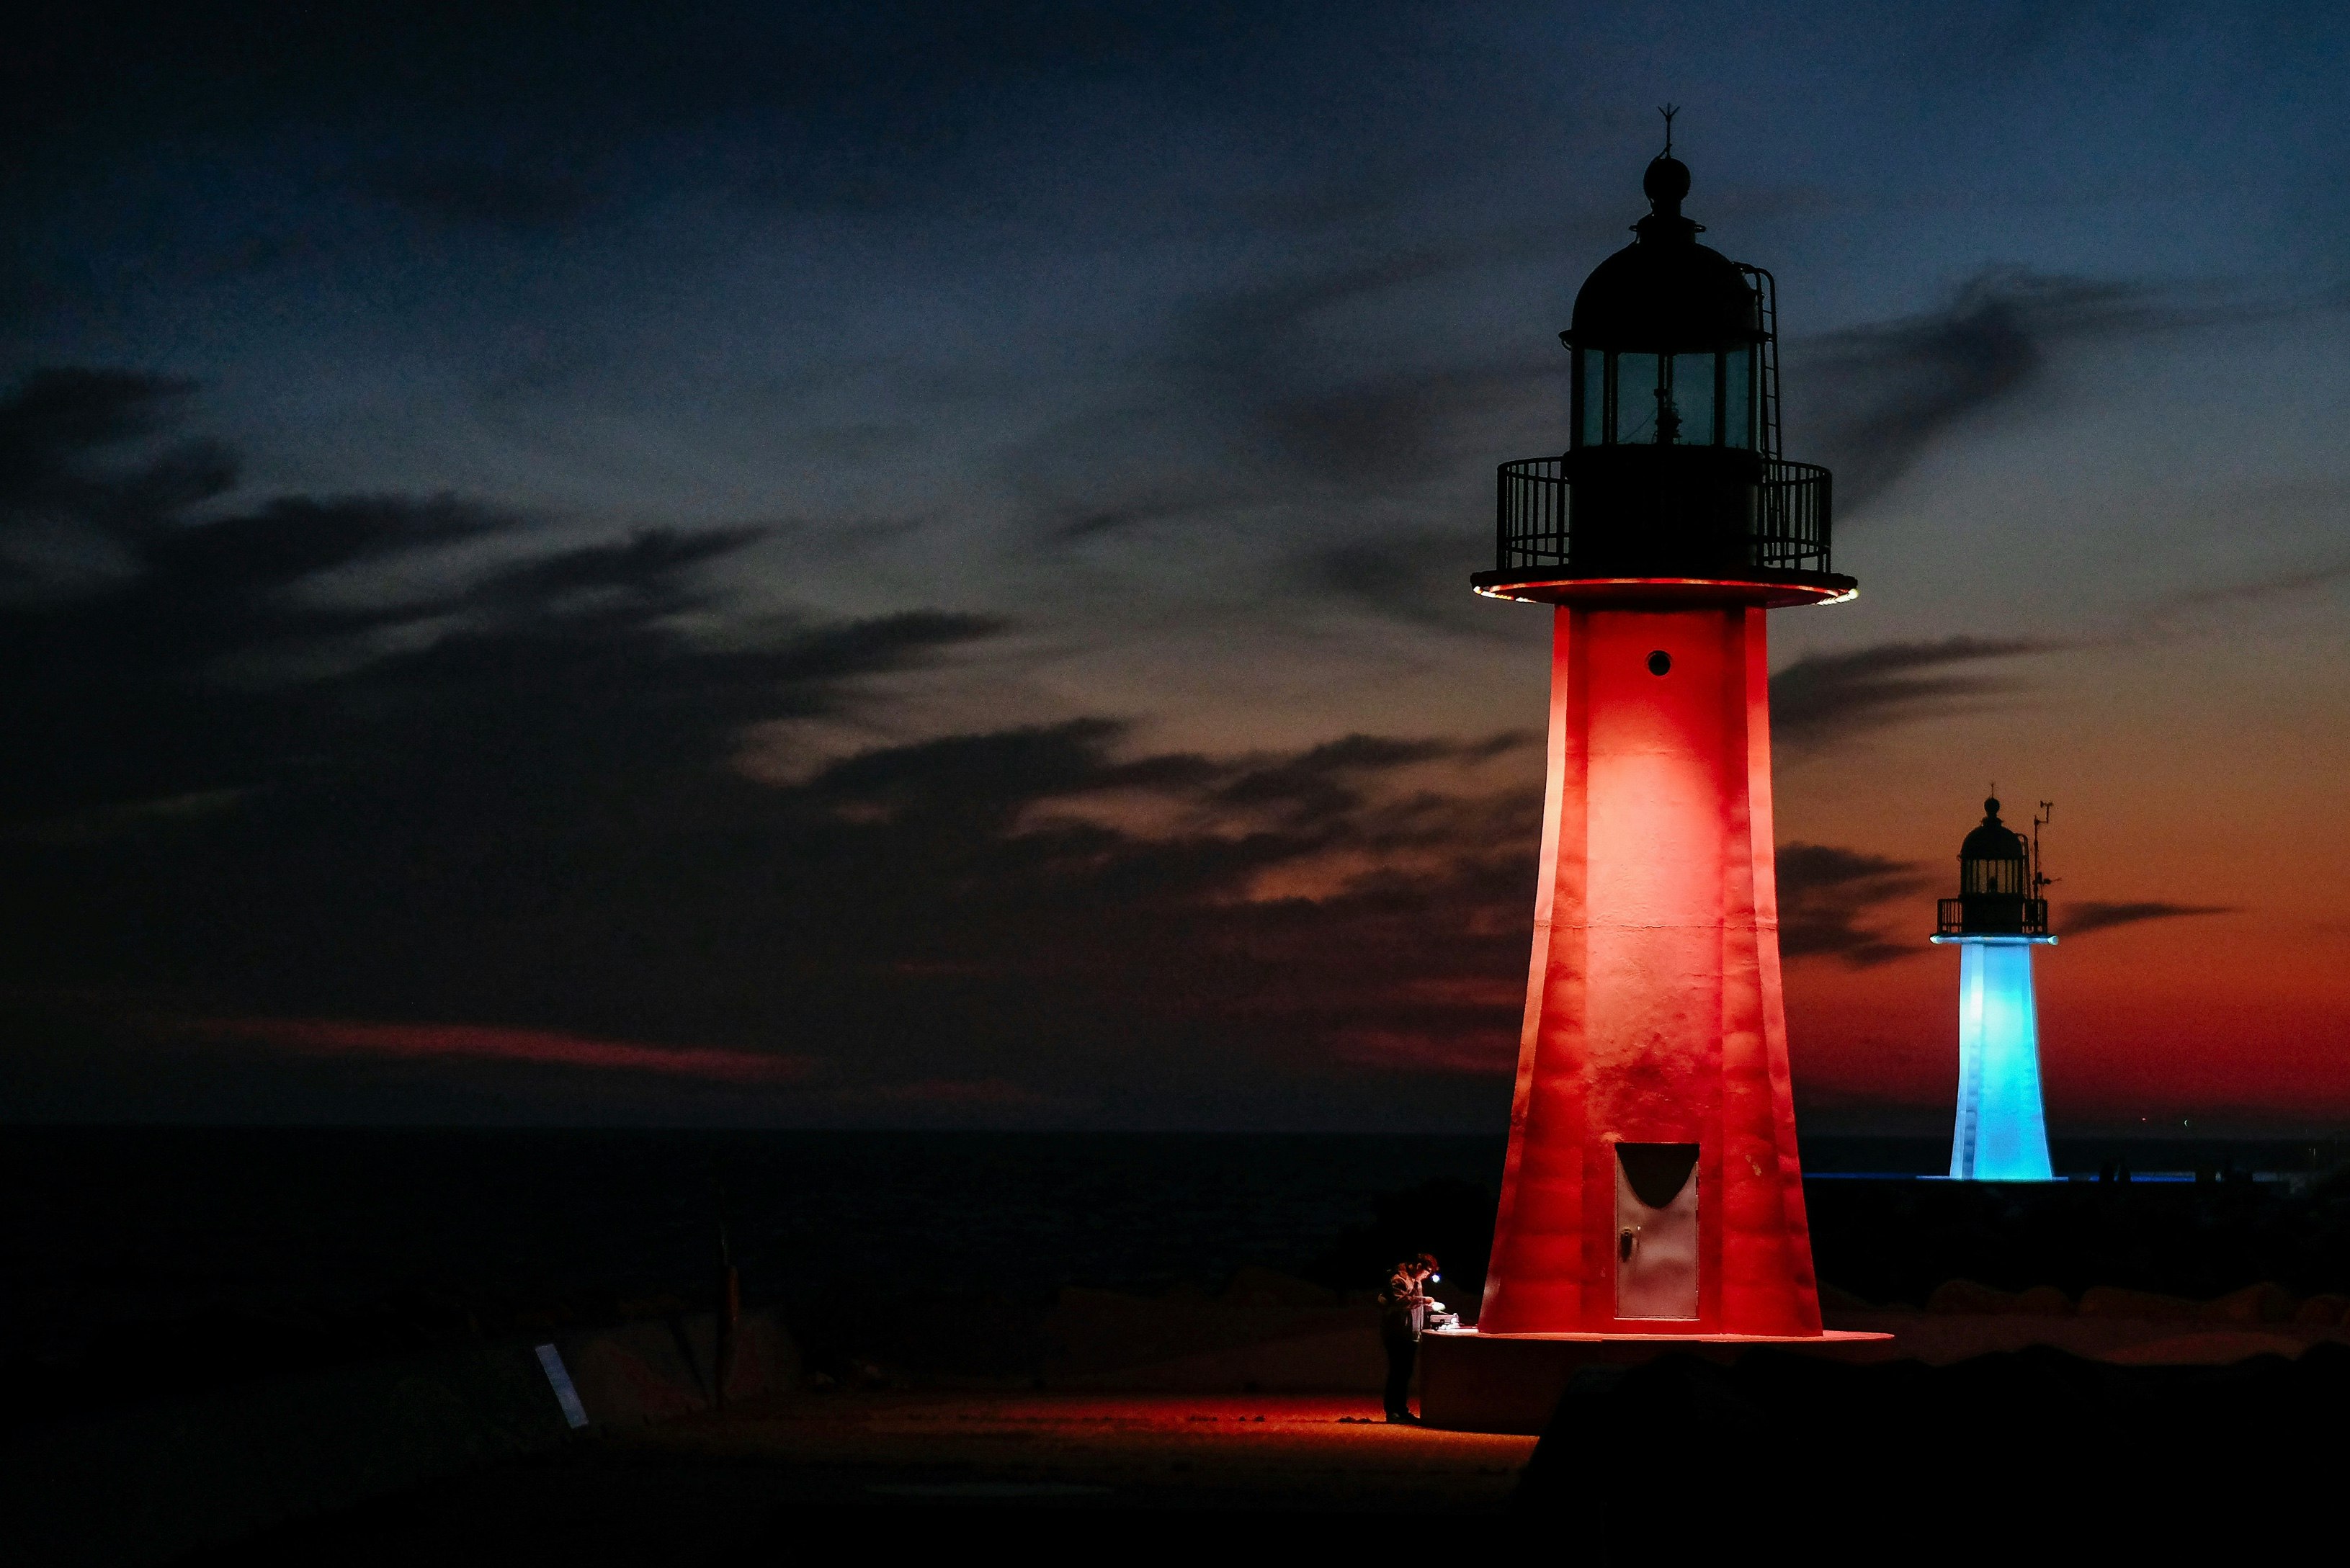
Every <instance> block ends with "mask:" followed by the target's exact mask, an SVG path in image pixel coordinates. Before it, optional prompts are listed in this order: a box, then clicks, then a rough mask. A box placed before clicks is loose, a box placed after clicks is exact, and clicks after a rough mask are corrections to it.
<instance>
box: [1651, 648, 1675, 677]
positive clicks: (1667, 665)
mask: <svg viewBox="0 0 2350 1568" xmlns="http://www.w3.org/2000/svg"><path fill="white" fill-rule="evenodd" d="M1672 667H1673V656H1672V655H1671V654H1669V653H1667V652H1666V651H1665V650H1664V649H1661V648H1660V649H1657V651H1656V652H1654V653H1652V654H1650V655H1648V673H1649V674H1651V675H1662V674H1663V673H1664V672H1665V671H1666V670H1670V669H1671V668H1672Z"/></svg>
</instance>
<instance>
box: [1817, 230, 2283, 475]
mask: <svg viewBox="0 0 2350 1568" xmlns="http://www.w3.org/2000/svg"><path fill="white" fill-rule="evenodd" d="M2263 314H2273V311H2272V310H2270V309H2265V308H2261V307H2248V306H2241V305H2232V304H2229V305H2220V304H2213V303H2210V302H2209V301H2197V300H2193V299H2189V298H2185V297H2182V296H2180V295H2179V294H2178V291H2176V290H2168V289H2163V288H2159V287H2156V286H2151V285H2145V284H2137V283H2123V282H2112V281H2100V280H2096V279H2091V278H2078V277H2058V276H2049V275H2043V274H2038V273H2033V272H2028V271H2025V270H2023V269H2022V268H2018V267H1991V268H1987V269H1985V270H1984V271H1982V272H1980V273H1977V274H1976V275H1974V276H1972V277H1970V278H1969V279H1968V280H1967V281H1966V282H1964V283H1962V284H1960V286H1959V287H1958V289H1957V290H1956V292H1955V293H1954V294H1953V295H1952V296H1951V297H1950V302H1949V303H1948V304H1947V305H1945V306H1942V307H1941V308H1939V309H1938V310H1933V311H1929V312H1928V313H1926V314H1924V315H1922V316H1916V317H1908V318H1906V319H1904V320H1899V321H1891V322H1886V323H1884V324H1881V325H1877V326H1871V327H1854V328H1852V329H1850V330H1847V331H1844V332H1838V333H1835V334H1832V335H1830V336H1828V337H1822V338H1818V339H1814V341H1812V342H1810V343H1808V344H1804V345H1802V346H1800V348H1797V349H1796V350H1795V351H1794V358H1796V359H1797V360H1798V361H1799V362H1800V371H1798V370H1797V369H1796V368H1794V367H1791V369H1790V380H1791V381H1793V382H1794V384H1796V385H1798V386H1801V387H1803V388H1804V389H1805V401H1806V403H1807V404H1808V405H1809V406H1810V407H1812V408H1814V409H1816V410H1818V412H1817V413H1816V414H1815V416H1814V421H1812V422H1813V428H1814V431H1815V434H1814V437H1813V438H1812V439H1813V440H1814V441H1816V442H1817V445H1816V447H1815V448H1814V450H1815V451H1816V452H1817V453H1818V455H1817V457H1816V458H1815V459H1814V461H1817V462H1825V463H1826V464H1827V465H1828V466H1829V467H1831V468H1833V469H1834V470H1835V475H1836V502H1837V509H1838V511H1839V513H1840V514H1846V515H1850V514H1855V513H1860V512H1864V511H1865V510H1866V508H1867V506H1868V505H1869V504H1870V503H1872V502H1873V501H1875V500H1876V499H1877V496H1879V495H1881V494H1882V493H1884V492H1885V491H1886V490H1887V489H1888V488H1889V487H1890V486H1891V485H1892V484H1893V483H1895V482H1896V481H1898V479H1899V478H1900V477H1901V476H1902V475H1903V474H1904V473H1907V472H1908V471H1909V469H1910V468H1911V467H1912V466H1914V465H1915V464H1916V463H1917V462H1918V459H1919V458H1920V457H1921V456H1923V455H1924V454H1925V452H1927V450H1928V449H1929V448H1930V447H1931V446H1932V445H1933V444H1934V443H1935V442H1936V441H1939V440H1941V439H1942V438H1943V437H1944V436H1946V435H1948V434H1950V432H1951V431H1954V430H1956V429H1957V428H1958V427H1959V426H1960V424H1961V423H1963V422H1964V421H1967V420H1968V419H1970V418H1971V417H1973V416H1975V415H1977V414H1979V413H1981V412H1983V411H1985V410H1990V409H1992V408H1995V407H1998V406H2000V405H2002V404H2004V403H2008V402H2012V401H2013V400H2016V399H2017V398H2019V397H2021V396H2022V394H2024V393H2025V392H2027V391H2029V390H2031V389H2033V388H2035V387H2037V386H2039V385H2040V384H2041V383H2042V382H2043V380H2044V379H2046V377H2047V375H2048V371H2049V368H2050V366H2051V364H2052V362H2053V361H2054V356H2055V355H2056V354H2057V352H2058V351H2059V350H2060V349H2062V348H2069V347H2075V346H2080V345H2085V344H2095V343H2105V342H2113V341H2116V340H2120V339H2126V338H2130V337H2142V336H2145V335H2147V334H2150V333H2157V332H2168V331H2175V330H2178V329H2180V328H2183V327H2199V326H2209V325H2211V324H2214V323H2218V322H2223V321H2230V320H2242V319H2246V318H2248V317H2252V316H2256V315H2263ZM1798 444H1802V443H1801V441H1799V442H1798ZM1800 455H1804V456H1806V457H1809V456H1811V455H1812V453H1811V452H1803V453H1801V454H1800Z"/></svg>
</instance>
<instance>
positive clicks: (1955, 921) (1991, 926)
mask: <svg viewBox="0 0 2350 1568" xmlns="http://www.w3.org/2000/svg"><path fill="white" fill-rule="evenodd" d="M1934 933H1935V935H1937V936H1944V937H2044V936H2046V935H2047V934H2048V900H2047V899H2045V898H2005V897H2001V896H1999V895H1996V894H1979V895H1977V896H1976V897H1974V898H1943V899H1940V900H1939V901H1937V903H1936V904H1935V906H1934Z"/></svg>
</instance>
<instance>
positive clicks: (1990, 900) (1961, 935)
mask: <svg viewBox="0 0 2350 1568" xmlns="http://www.w3.org/2000/svg"><path fill="white" fill-rule="evenodd" d="M2047 804H2048V803H2047V802H2045V801H2043V802H2042V803H2041V808H2042V813H2043V815H2039V816H2035V817H2033V822H2032V837H2031V838H2030V839H2029V840H2028V841H2027V840H2026V839H2025V838H2024V836H2023V835H2022V834H2020V833H2017V832H2014V831H2013V830H2012V829H2010V828H2009V827H2008V826H2006V825H2005V824H2003V823H2002V822H2001V821H2000V819H1999V802H1998V801H1997V800H1995V799H1994V800H1986V801H1984V802H1983V819H1982V826H1980V827H1978V828H1976V829H1975V830H1974V831H1973V832H1972V833H1970V834H1968V835H1967V837H1966V842H1965V843H1964V844H1962V845H1960V846H1959V896H1958V897H1957V898H1944V899H1943V900H1941V908H1940V910H1939V913H1940V919H1939V921H1938V922H1937V924H1938V925H1939V929H1938V930H1937V931H1936V932H1935V934H1934V936H1933V938H1932V940H1933V941H1934V942H1935V943H1936V944H1937V945H1940V944H1944V943H1954V944H1956V945H1957V947H1958V950H1959V1115H1958V1124H1957V1126H1956V1127H1954V1128H1953V1129H1952V1131H1951V1134H1950V1179H1951V1180H1953V1181H2047V1180H2050V1179H2053V1177H2054V1171H2052V1170H2051V1169H2050V1168H2049V1164H2048V1127H2047V1122H2046V1118H2045V1117H2044V1116H2043V1115H2042V1113H2041V1109H2040V1015H2039V1007H2038V1004H2037V1003H2036V1002H2034V1001H2033V995H2032V950H2033V948H2035V947H2038V946H2040V945H2041V944H2043V943H2053V942H2054V941H2055V940H2056V939H2055V938H2054V937H2052V936H2050V935H2049V934H2048V900H2047V899H2045V898H2042V897H2041V893H2042V891H2043V889H2044V888H2046V887H2047V885H2048V878H2047V877H2043V876H2042V875H2041V874H2040V826H2041V824H2043V823H2044V822H2045V821H2047V816H2046V815H2045V814H2046V811H2047Z"/></svg>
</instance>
